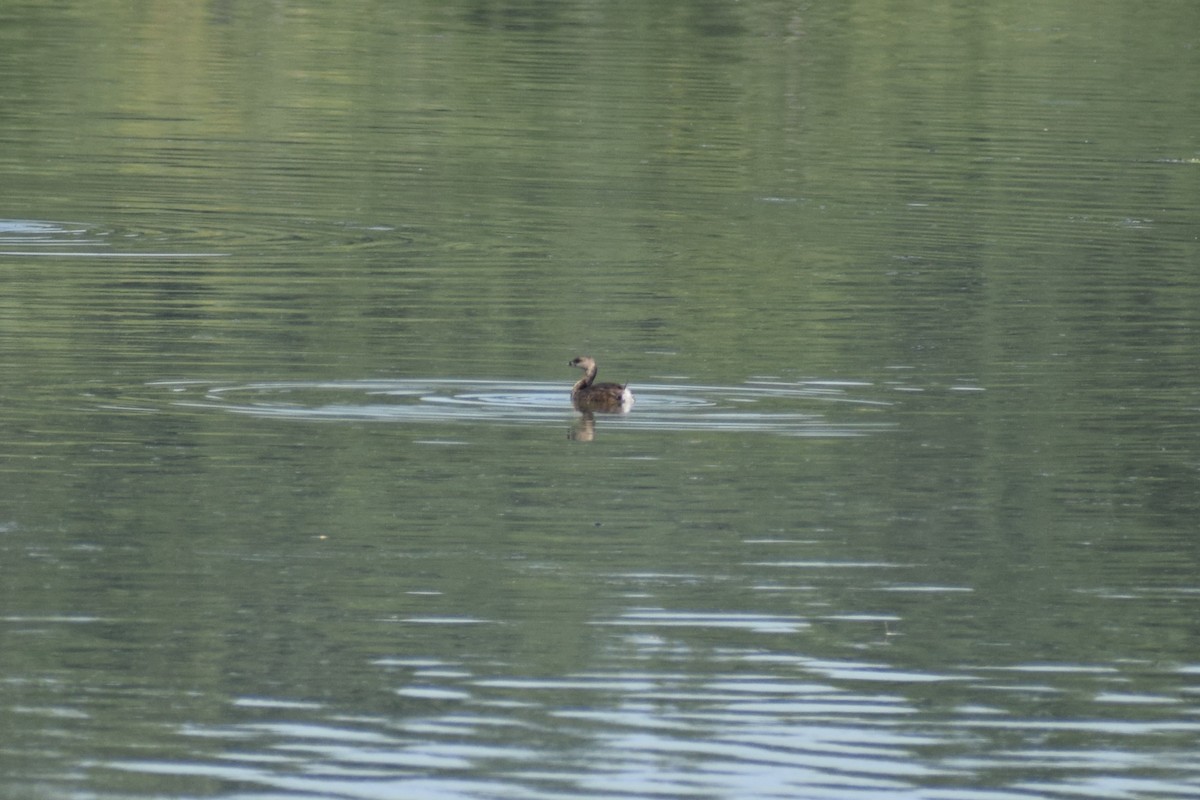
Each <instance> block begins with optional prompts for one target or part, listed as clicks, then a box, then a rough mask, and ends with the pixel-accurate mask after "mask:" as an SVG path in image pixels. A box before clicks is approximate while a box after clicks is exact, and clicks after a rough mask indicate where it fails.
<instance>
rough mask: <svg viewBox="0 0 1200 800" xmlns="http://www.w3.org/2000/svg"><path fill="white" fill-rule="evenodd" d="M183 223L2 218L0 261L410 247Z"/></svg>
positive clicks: (268, 225) (322, 230)
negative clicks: (139, 225) (121, 224)
mask: <svg viewBox="0 0 1200 800" xmlns="http://www.w3.org/2000/svg"><path fill="white" fill-rule="evenodd" d="M196 219H197V217H194V216H191V217H187V218H186V222H184V221H183V218H181V221H180V224H179V225H178V226H175V227H171V226H161V225H160V226H157V227H154V228H146V227H142V228H137V227H128V226H126V227H112V226H105V225H100V224H94V223H85V222H61V221H53V220H22V219H0V257H21V258H39V257H41V258H122V259H125V258H148V259H195V258H224V257H227V256H230V255H233V254H234V253H238V252H246V251H248V250H251V249H252V251H253V252H254V253H255V254H256V257H257V258H259V259H260V260H262V259H264V258H265V259H268V260H269V259H270V258H271V257H272V256H275V257H280V258H289V259H294V258H295V254H296V252H297V248H298V247H301V246H302V247H303V248H304V251H305V252H306V253H310V254H311V253H320V252H330V251H336V252H345V251H346V250H347V249H348V248H354V249H359V250H361V249H362V248H364V247H365V248H369V247H378V246H388V247H394V246H396V245H398V244H399V245H404V244H410V243H412V242H413V240H414V238H413V234H412V232H411V231H407V230H405V229H402V228H398V227H393V226H380V225H358V224H354V223H341V224H326V225H320V224H316V223H314V222H313V221H311V220H305V219H296V218H293V217H290V216H286V217H285V216H280V215H272V214H258V215H254V214H248V215H242V216H240V217H238V218H237V219H236V220H225V221H223V224H222V225H220V226H212V227H205V226H203V225H196V224H195V221H196Z"/></svg>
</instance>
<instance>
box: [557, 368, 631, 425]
mask: <svg viewBox="0 0 1200 800" xmlns="http://www.w3.org/2000/svg"><path fill="white" fill-rule="evenodd" d="M567 366H569V367H578V368H579V369H581V370H583V377H582V378H580V379H579V380H578V381H576V382H575V385H574V386H572V387H571V402H572V403H573V404H574V405H575V408H577V409H578V410H580V411H583V412H585V413H586V412H591V411H606V412H612V413H620V414H623V413H625V412H626V411H628V410H629V409H631V408H633V392H631V391H629V384H627V383H624V384H622V383H596V382H595V381H596V372H597V369H598V368H597V366H596V359H594V358H592V357H591V356H578V357H576V358H574V359H572V360H571V361H568V362H567Z"/></svg>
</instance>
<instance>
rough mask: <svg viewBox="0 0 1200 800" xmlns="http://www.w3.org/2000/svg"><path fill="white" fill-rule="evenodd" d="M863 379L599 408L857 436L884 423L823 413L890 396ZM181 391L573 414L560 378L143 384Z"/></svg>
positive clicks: (693, 424)
mask: <svg viewBox="0 0 1200 800" xmlns="http://www.w3.org/2000/svg"><path fill="white" fill-rule="evenodd" d="M866 385H867V384H833V383H826V382H812V383H789V384H784V383H769V384H768V383H753V384H746V385H743V386H701V385H679V384H641V385H639V386H638V387H636V392H637V402H636V405H635V406H634V409H633V411H632V412H630V413H628V414H602V415H597V420H596V424H597V425H599V424H601V423H602V424H604V425H605V426H606V427H608V428H610V429H612V430H619V429H624V430H630V429H638V430H655V431H729V432H742V433H749V432H759V433H773V434H778V435H785V436H820V437H834V436H862V435H866V434H869V433H871V432H875V431H879V430H884V429H887V428H890V427H891V425H890V424H888V423H886V422H882V421H873V422H862V421H855V422H843V421H834V420H831V419H829V418H827V416H826V412H827V411H828V410H829V408H830V407H831V404H850V405H854V406H860V407H862V408H863V409H865V410H873V411H876V412H878V411H880V410H881V409H882V408H885V407H886V406H888V405H889V404H888V403H883V402H879V401H873V400H869V399H864V398H856V397H854V396H852V395H850V394H849V393H848V390H849V389H850V388H855V387H863V386H866ZM150 386H151V387H153V388H158V389H164V390H166V391H168V392H170V393H172V394H173V395H177V396H178V397H176V398H174V399H171V400H170V401H169V404H170V405H171V406H173V407H176V408H191V409H196V410H210V411H222V412H227V413H233V414H246V415H251V416H257V417H263V418H283V419H292V420H298V421H302V420H335V421H336V420H343V421H356V422H361V421H376V422H402V423H421V422H442V423H444V422H463V423H493V424H506V425H539V424H540V425H546V424H554V425H558V424H561V423H562V422H563V421H564V420H571V419H579V418H580V415H579V414H578V413H577V412H576V411H575V409H574V408H573V407H572V406H571V401H570V395H569V393H568V392H567V391H566V390H565V389H564V387H563V385H562V384H561V383H539V382H513V381H470V380H439V379H410V380H386V381H380V380H363V381H326V382H303V381H269V382H256V383H243V384H229V385H213V384H207V383H203V382H195V381H163V382H157V383H153V384H150Z"/></svg>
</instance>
